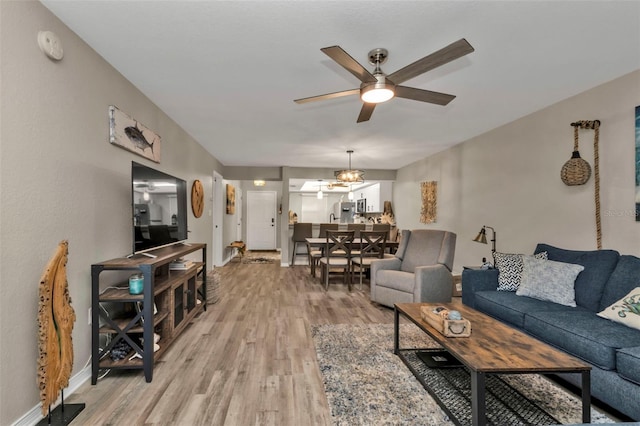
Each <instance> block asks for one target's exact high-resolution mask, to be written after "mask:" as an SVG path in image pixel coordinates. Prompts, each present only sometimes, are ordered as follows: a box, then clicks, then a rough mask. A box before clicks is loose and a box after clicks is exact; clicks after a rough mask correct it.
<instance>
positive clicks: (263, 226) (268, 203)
mask: <svg viewBox="0 0 640 426" xmlns="http://www.w3.org/2000/svg"><path fill="white" fill-rule="evenodd" d="M246 196H247V211H246V218H247V248H248V249H249V250H275V249H276V228H277V227H276V213H277V212H276V203H277V199H278V194H277V192H276V191H247V192H246Z"/></svg>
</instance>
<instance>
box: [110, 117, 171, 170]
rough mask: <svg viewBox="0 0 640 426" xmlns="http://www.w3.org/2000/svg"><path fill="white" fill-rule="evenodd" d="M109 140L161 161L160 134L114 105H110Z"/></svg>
mask: <svg viewBox="0 0 640 426" xmlns="http://www.w3.org/2000/svg"><path fill="white" fill-rule="evenodd" d="M109 142H111V143H112V144H114V145H118V146H119V147H122V148H124V149H126V150H128V151H131V152H134V153H136V154H138V155H141V156H143V157H145V158H148V159H149V160H151V161H155V162H156V163H159V162H160V147H161V141H160V136H159V135H157V134H156V133H155V132H153V131H151V130H149V128H147V127H146V126H144V125H143V124H141V123H139V122H138V121H137V120H135V119H133V118H131V117H129V116H128V115H127V114H125V113H124V112H122V111H120V110H119V109H118V108H117V107H115V106H113V105H111V106H109Z"/></svg>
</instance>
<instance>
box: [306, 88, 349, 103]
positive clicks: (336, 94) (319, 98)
mask: <svg viewBox="0 0 640 426" xmlns="http://www.w3.org/2000/svg"><path fill="white" fill-rule="evenodd" d="M358 94H360V89H351V90H343V91H342V92H333V93H327V94H325V95H318V96H310V97H308V98H302V99H295V100H294V101H293V102H295V103H297V104H304V103H306V102H313V101H323V100H325V99H333V98H340V97H342V96H349V95H358Z"/></svg>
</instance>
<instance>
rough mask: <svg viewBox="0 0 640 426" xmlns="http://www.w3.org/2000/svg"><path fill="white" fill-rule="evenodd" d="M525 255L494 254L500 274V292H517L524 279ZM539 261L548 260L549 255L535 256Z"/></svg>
mask: <svg viewBox="0 0 640 426" xmlns="http://www.w3.org/2000/svg"><path fill="white" fill-rule="evenodd" d="M523 256H525V255H523V254H514V253H499V252H495V253H494V254H493V259H494V260H495V267H496V269H497V270H498V271H499V272H500V275H498V291H516V290H517V289H518V287H519V286H520V280H521V279H522V257H523ZM535 256H536V257H537V258H538V259H546V258H547V253H546V252H544V251H543V252H542V253H538V254H536V255H535Z"/></svg>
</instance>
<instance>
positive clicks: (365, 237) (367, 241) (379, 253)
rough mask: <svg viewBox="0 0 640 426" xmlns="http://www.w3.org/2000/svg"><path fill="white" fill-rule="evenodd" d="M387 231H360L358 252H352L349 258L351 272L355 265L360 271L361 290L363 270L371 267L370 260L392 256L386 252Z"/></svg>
mask: <svg viewBox="0 0 640 426" xmlns="http://www.w3.org/2000/svg"><path fill="white" fill-rule="evenodd" d="M386 243H387V232H386V231H360V244H359V253H358V254H357V255H356V254H354V255H353V257H352V259H351V264H352V265H353V268H352V274H353V273H354V272H355V267H356V266H357V267H358V270H359V272H360V290H362V276H363V273H364V271H366V270H367V269H370V268H371V261H373V260H376V259H384V258H386V257H394V256H393V255H391V254H386V253H385V251H386Z"/></svg>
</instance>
